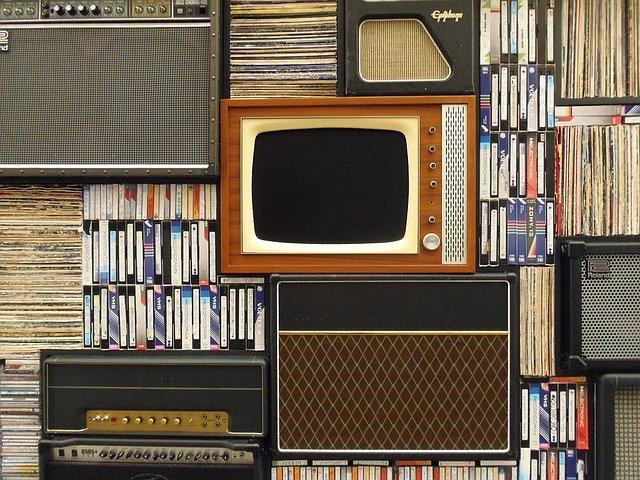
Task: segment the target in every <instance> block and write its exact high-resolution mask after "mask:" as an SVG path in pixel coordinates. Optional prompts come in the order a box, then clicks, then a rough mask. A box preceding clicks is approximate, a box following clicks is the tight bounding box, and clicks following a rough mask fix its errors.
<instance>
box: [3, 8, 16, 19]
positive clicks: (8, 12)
mask: <svg viewBox="0 0 640 480" xmlns="http://www.w3.org/2000/svg"><path fill="white" fill-rule="evenodd" d="M12 13H13V11H12V10H11V8H9V7H4V8H3V9H2V14H3V15H4V16H5V17H10V16H11V14H12Z"/></svg>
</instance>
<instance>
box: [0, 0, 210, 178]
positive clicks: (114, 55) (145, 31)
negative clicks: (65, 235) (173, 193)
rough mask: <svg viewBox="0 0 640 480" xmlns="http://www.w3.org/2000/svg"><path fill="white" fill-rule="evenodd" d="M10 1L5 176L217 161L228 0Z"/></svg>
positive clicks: (3, 30) (0, 129)
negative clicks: (223, 9)
mask: <svg viewBox="0 0 640 480" xmlns="http://www.w3.org/2000/svg"><path fill="white" fill-rule="evenodd" d="M186 3H188V5H185V2H184V1H181V0H151V1H146V0H95V1H94V0H92V1H91V2H82V1H81V0H68V1H66V0H65V1H64V2H53V1H51V3H50V2H49V0H44V1H34V0H27V1H23V0H3V1H2V2H0V5H1V6H2V8H0V118H1V121H0V138H1V139H2V143H1V145H2V148H0V176H23V175H24V176H34V175H42V176H63V175H67V176H85V175H86V176H92V177H95V176H101V177H103V176H109V175H120V176H147V175H148V174H150V173H152V174H156V175H207V174H210V175H213V174H216V173H217V147H216V146H217V143H218V96H219V95H218V82H219V77H220V75H219V42H220V21H219V20H220V19H219V17H220V8H219V2H218V0H208V1H207V0H205V1H204V2H200V3H199V2H195V5H194V2H186Z"/></svg>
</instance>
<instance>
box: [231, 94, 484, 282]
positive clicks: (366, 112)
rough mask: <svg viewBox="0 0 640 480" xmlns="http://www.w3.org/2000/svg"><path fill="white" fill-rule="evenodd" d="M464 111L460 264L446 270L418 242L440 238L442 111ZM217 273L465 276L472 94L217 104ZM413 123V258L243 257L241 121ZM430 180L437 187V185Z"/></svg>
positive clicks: (470, 235) (469, 264) (439, 257)
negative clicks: (416, 144) (416, 151)
mask: <svg viewBox="0 0 640 480" xmlns="http://www.w3.org/2000/svg"><path fill="white" fill-rule="evenodd" d="M443 105H464V106H466V132H465V138H466V156H467V158H466V172H467V173H466V179H465V187H466V192H465V201H466V203H465V205H466V209H465V212H464V221H465V225H460V226H459V227H460V228H461V227H464V229H465V232H466V235H465V236H466V238H465V241H464V244H465V253H466V255H465V260H464V262H461V263H455V264H446V265H445V264H443V246H442V245H440V246H439V247H438V248H437V249H435V250H431V251H429V250H426V249H425V248H424V247H423V246H422V245H421V244H420V242H421V240H422V239H423V237H424V236H425V235H427V234H429V233H435V234H437V235H439V237H440V238H443V221H442V215H443V193H442V188H443V182H442V176H443V168H442V155H443V136H444V135H443V132H442V106H443ZM220 114H221V135H220V151H221V170H220V185H221V202H220V205H221V210H220V218H221V241H220V248H221V270H222V272H224V273H259V272H260V273H262V272H264V273H273V272H278V273H377V272H380V273H384V272H389V273H394V272H395V273H429V272H439V273H466V272H473V271H475V266H476V243H477V242H476V161H477V160H476V143H477V142H476V135H477V133H476V99H475V96H470V95H467V96H462V95H455V96H454V95H448V96H419V97H349V98H344V97H342V98H304V99H302V98H298V99H237V100H236V99H234V100H222V101H221V108H220ZM365 116H366V117H384V116H394V117H418V118H419V119H420V155H419V157H420V158H419V164H420V167H419V218H418V221H419V227H418V231H419V235H418V239H416V242H417V243H418V249H417V253H416V254H384V253H383V254H306V253H302V254H272V253H269V254H254V253H252V254H243V252H242V231H241V230H242V217H241V213H242V212H241V204H242V197H241V181H242V179H241V159H240V156H241V145H242V139H241V121H242V118H243V117H251V118H261V117H265V118H281V117H294V118H296V117H298V118H302V117H306V118H308V117H365ZM434 182H435V183H434Z"/></svg>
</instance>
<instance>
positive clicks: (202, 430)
mask: <svg viewBox="0 0 640 480" xmlns="http://www.w3.org/2000/svg"><path fill="white" fill-rule="evenodd" d="M86 427H87V430H89V431H92V432H96V433H99V432H111V433H116V432H117V433H132V434H141V435H145V434H146V435H157V434H169V435H179V434H185V435H198V434H202V435H205V434H207V435H212V434H215V435H227V434H228V433H229V414H228V413H227V412H213V411H210V412H204V411H156V410H135V411H134V410H89V411H87V413H86Z"/></svg>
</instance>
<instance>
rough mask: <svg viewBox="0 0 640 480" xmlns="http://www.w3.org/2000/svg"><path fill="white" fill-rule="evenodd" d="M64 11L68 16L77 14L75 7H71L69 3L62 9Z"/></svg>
mask: <svg viewBox="0 0 640 480" xmlns="http://www.w3.org/2000/svg"><path fill="white" fill-rule="evenodd" d="M64 10H65V11H66V12H67V13H68V14H69V15H75V14H76V13H77V12H78V9H77V8H76V7H74V6H73V5H71V4H70V3H68V4H67V6H66V7H64Z"/></svg>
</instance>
